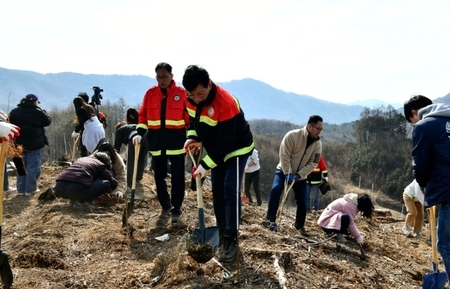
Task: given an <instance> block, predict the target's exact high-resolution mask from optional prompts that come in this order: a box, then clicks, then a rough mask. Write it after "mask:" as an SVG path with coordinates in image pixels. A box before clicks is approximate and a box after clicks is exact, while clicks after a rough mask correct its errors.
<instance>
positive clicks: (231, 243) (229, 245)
mask: <svg viewBox="0 0 450 289" xmlns="http://www.w3.org/2000/svg"><path fill="white" fill-rule="evenodd" d="M238 250H239V248H238V244H237V240H236V238H232V237H227V236H226V237H224V245H223V250H222V253H221V254H220V257H219V262H224V263H231V262H233V261H234V260H236V256H237V253H238Z"/></svg>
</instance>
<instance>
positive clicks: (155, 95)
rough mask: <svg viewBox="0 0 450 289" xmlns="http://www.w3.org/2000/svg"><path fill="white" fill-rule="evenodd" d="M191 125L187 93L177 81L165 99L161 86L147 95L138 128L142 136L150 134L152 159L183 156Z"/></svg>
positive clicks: (152, 89)
mask: <svg viewBox="0 0 450 289" xmlns="http://www.w3.org/2000/svg"><path fill="white" fill-rule="evenodd" d="M188 124H189V116H188V114H187V112H186V90H185V89H184V88H182V87H179V86H177V85H176V84H175V81H173V80H172V83H171V84H170V86H169V87H168V88H167V89H166V96H165V95H164V94H163V92H162V91H161V88H160V87H159V86H153V87H151V88H150V89H149V90H148V91H147V92H146V93H145V95H144V100H143V103H142V106H141V109H140V111H139V122H138V125H137V126H136V129H137V131H138V133H139V135H140V136H143V135H144V134H145V132H146V131H148V133H147V138H148V143H149V151H150V153H151V154H152V155H153V156H159V155H163V154H165V155H180V154H184V153H185V152H184V149H183V146H184V142H185V141H186V127H187V125H188Z"/></svg>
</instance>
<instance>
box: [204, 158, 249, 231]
mask: <svg viewBox="0 0 450 289" xmlns="http://www.w3.org/2000/svg"><path fill="white" fill-rule="evenodd" d="M247 158H248V156H239V157H234V158H231V159H229V160H227V161H226V162H225V163H221V164H219V165H218V166H216V167H215V168H213V169H212V170H211V184H212V192H213V204H214V213H215V215H216V223H217V226H218V227H219V230H220V232H223V234H224V235H227V236H230V237H236V236H237V231H238V229H239V224H238V222H239V220H240V217H241V198H240V195H241V193H240V191H241V184H242V176H243V174H244V168H245V164H246V162H247Z"/></svg>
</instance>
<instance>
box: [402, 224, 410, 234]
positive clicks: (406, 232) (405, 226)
mask: <svg viewBox="0 0 450 289" xmlns="http://www.w3.org/2000/svg"><path fill="white" fill-rule="evenodd" d="M402 230H403V233H404V234H405V235H406V236H407V237H411V236H412V235H413V231H412V229H411V227H409V226H407V225H404V226H403V228H402Z"/></svg>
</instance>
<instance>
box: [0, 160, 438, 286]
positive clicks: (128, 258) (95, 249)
mask: <svg viewBox="0 0 450 289" xmlns="http://www.w3.org/2000/svg"><path fill="white" fill-rule="evenodd" d="M62 169H63V168H62V167H58V166H54V167H53V166H44V167H43V172H42V175H41V179H40V185H39V188H40V190H41V192H43V191H45V190H46V189H47V188H48V187H49V186H50V185H53V184H54V180H55V178H56V176H57V175H58V174H59V172H60V171H61V170H62ZM10 179H11V182H12V183H13V182H14V179H15V178H13V177H11V178H10ZM189 180H190V176H187V182H186V184H187V185H186V198H185V202H184V205H183V209H184V211H183V214H182V215H181V221H180V222H179V223H178V224H176V225H172V224H171V223H170V219H169V218H159V213H160V210H161V209H160V206H159V203H158V201H157V198H156V194H155V188H154V184H153V177H152V176H151V174H149V173H146V174H145V177H144V180H143V181H142V183H141V186H140V187H139V188H138V189H137V194H138V196H139V197H140V198H139V199H138V200H136V203H135V209H134V212H133V214H132V215H131V217H130V219H129V222H130V224H131V225H132V227H133V233H132V235H131V236H130V237H128V236H127V232H126V229H123V228H122V213H123V209H124V207H125V203H124V202H121V203H117V202H116V201H114V200H105V201H104V202H102V203H99V204H96V208H95V210H94V212H91V213H88V212H85V211H83V210H82V209H76V208H72V207H70V206H69V204H68V201H67V200H63V199H56V200H53V201H49V202H40V201H38V196H37V195H35V196H33V197H31V198H30V197H25V196H17V194H16V195H13V196H11V197H9V198H8V199H5V201H4V222H3V233H2V249H3V250H4V251H5V252H7V253H8V254H9V260H10V263H11V266H12V268H13V273H14V277H15V280H14V284H13V288H55V289H56V288H209V289H213V288H236V287H238V288H239V287H240V288H408V289H410V288H421V284H422V277H423V275H424V274H426V273H429V272H430V269H431V247H430V246H429V245H428V244H427V242H426V241H427V238H426V237H421V238H408V237H406V236H404V235H402V232H401V227H402V226H403V220H401V219H400V218H398V217H397V216H395V215H393V214H392V213H391V212H390V211H388V210H377V211H376V215H375V217H374V218H373V219H372V220H370V221H367V220H364V219H362V218H358V219H357V226H358V228H359V229H360V231H361V232H362V234H363V235H364V236H365V240H366V246H365V247H364V251H363V252H362V251H361V250H360V249H359V246H358V245H357V244H356V242H355V240H354V239H352V238H351V237H348V238H347V239H348V242H347V243H336V240H335V239H329V238H326V237H325V235H324V234H323V232H322V230H321V229H320V228H319V227H318V226H317V225H316V221H317V218H318V217H319V215H320V212H315V211H313V212H310V213H308V215H307V221H306V228H307V230H308V231H309V233H310V237H307V238H306V237H303V236H302V235H300V234H299V233H298V231H296V230H295V228H294V227H293V226H292V224H293V220H294V215H295V211H294V208H289V207H288V208H286V210H285V212H284V215H283V217H282V222H281V224H279V230H278V232H276V233H274V232H271V231H269V230H267V229H266V228H264V227H263V226H262V225H261V222H262V221H263V219H264V216H265V211H266V206H265V205H264V204H263V206H260V207H258V206H253V205H249V204H247V203H244V204H243V206H242V213H243V215H242V222H241V227H240V235H239V240H238V241H239V246H240V248H241V253H240V258H239V262H234V263H230V264H225V263H224V264H220V263H216V260H215V259H212V260H210V261H208V262H206V263H204V264H199V263H197V262H195V261H194V260H193V259H192V258H191V257H190V256H189V254H188V253H187V248H186V238H187V234H188V231H189V230H192V229H195V228H197V227H198V224H197V219H198V218H197V207H196V195H195V192H193V191H191V190H190V189H189ZM208 188H209V184H208V182H206V183H205V197H204V201H205V219H206V220H205V221H206V226H207V227H208V226H213V225H214V224H215V218H214V215H213V211H212V202H211V198H212V197H211V191H210V189H208ZM423 233H424V235H425V236H427V234H428V226H425V229H424V232H423ZM165 234H167V236H168V237H169V238H168V240H166V241H158V240H157V239H155V238H156V237H161V236H164V235H165ZM440 268H441V269H443V266H442V265H441V264H440Z"/></svg>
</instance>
